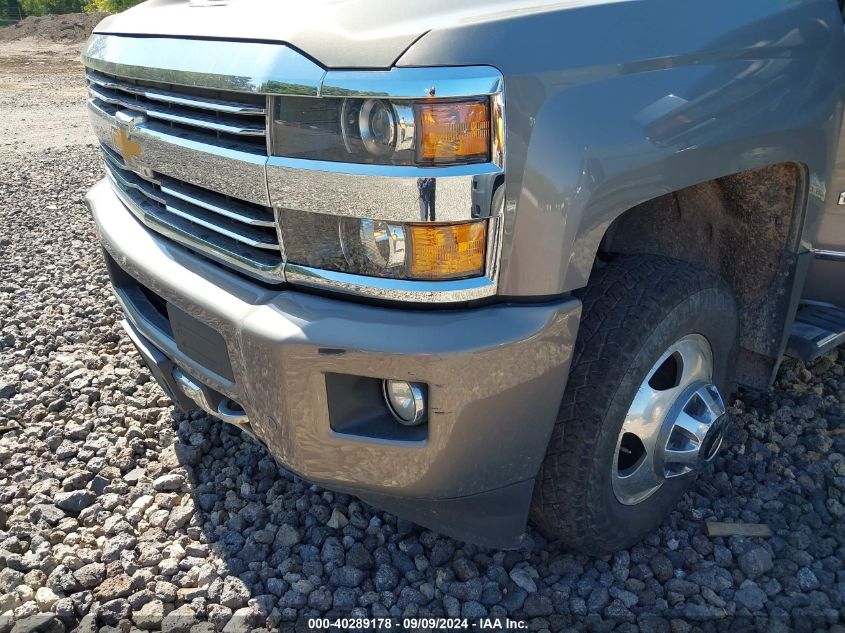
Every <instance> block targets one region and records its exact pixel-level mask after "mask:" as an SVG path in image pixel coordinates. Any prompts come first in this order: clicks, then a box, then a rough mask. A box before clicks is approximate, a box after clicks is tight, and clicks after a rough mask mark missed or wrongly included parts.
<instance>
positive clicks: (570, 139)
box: [82, 0, 845, 553]
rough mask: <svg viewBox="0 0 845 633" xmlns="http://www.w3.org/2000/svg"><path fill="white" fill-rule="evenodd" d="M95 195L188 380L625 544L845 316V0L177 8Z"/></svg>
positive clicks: (491, 512)
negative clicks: (735, 419) (734, 409)
mask: <svg viewBox="0 0 845 633" xmlns="http://www.w3.org/2000/svg"><path fill="white" fill-rule="evenodd" d="M82 60H83V62H84V65H85V73H86V77H87V81H88V89H89V99H88V106H89V109H90V117H91V122H92V124H93V128H94V131H95V132H96V135H97V138H98V140H99V143H100V149H101V150H102V158H103V162H104V165H105V172H106V178H105V179H104V180H102V181H101V182H99V183H98V184H96V185H95V186H94V187H93V188H92V189H91V190H90V192H89V193H88V194H87V197H86V202H87V205H88V207H89V209H90V211H91V213H92V214H93V217H94V220H95V222H96V225H97V229H98V234H99V239H100V240H101V242H102V246H103V253H104V258H105V262H106V265H107V267H108V270H109V273H110V278H111V281H112V284H113V286H114V291H115V293H116V296H117V297H118V300H119V302H120V303H121V306H122V308H123V310H124V311H125V317H126V318H125V321H124V323H123V325H124V327H125V329H126V331H127V333H128V335H129V336H130V337H131V339H132V340H133V342H134V343H135V345H136V346H137V348H138V350H139V352H140V354H141V356H142V357H143V359H144V360H145V362H146V363H147V364H148V366H149V367H150V370H151V372H152V373H153V374H154V376H155V377H156V379H157V380H158V382H159V383H160V384H161V386H162V388H163V389H164V390H165V391H166V392H167V394H168V395H169V396H170V397H171V398H172V400H173V402H174V404H175V405H176V406H178V407H180V408H182V409H184V410H191V409H197V408H199V409H202V410H204V411H205V412H207V413H208V414H210V415H212V416H216V417H217V418H220V419H221V420H223V421H224V422H227V423H230V424H233V425H235V426H237V427H238V428H241V429H243V430H244V431H245V432H247V433H249V434H250V435H251V436H253V437H254V438H256V439H257V440H259V441H261V442H263V443H264V444H266V446H267V447H268V449H269V451H270V453H272V455H273V456H274V457H275V458H276V459H277V460H278V461H279V462H280V463H281V464H282V465H284V466H285V467H286V468H288V469H289V470H290V471H292V472H294V473H296V474H298V475H299V476H301V477H303V478H304V479H306V480H308V481H311V482H315V483H318V484H320V485H323V486H326V487H327V488H330V489H334V490H338V491H343V492H346V493H350V494H353V495H356V496H358V497H360V498H361V499H363V500H365V501H366V502H368V503H370V504H372V505H374V506H376V507H378V508H381V509H384V510H386V511H389V512H392V513H395V514H396V515H399V516H401V517H403V518H406V519H408V520H410V521H413V522H416V523H419V524H421V525H423V526H426V527H429V528H431V529H434V530H437V531H440V532H442V533H445V534H447V535H451V536H454V537H456V538H459V539H463V540H467V541H472V542H475V543H478V544H482V545H486V546H491V547H516V546H518V545H519V543H520V542H521V539H522V537H523V534H524V532H525V529H526V522H527V521H528V519H529V518H530V519H531V520H533V522H534V523H535V525H536V526H537V527H538V528H539V529H540V530H541V531H542V532H544V533H545V534H547V535H548V536H549V537H550V538H554V539H559V541H560V543H561V544H562V545H563V546H564V547H569V548H574V549H578V550H581V551H584V552H589V553H603V552H611V551H614V550H617V549H619V548H622V547H626V546H628V545H630V544H631V543H633V542H636V541H637V540H638V539H640V538H641V537H642V536H643V535H644V534H646V533H647V532H648V531H649V530H652V529H654V527H655V526H657V525H658V524H659V523H660V522H661V521H662V520H663V518H664V517H665V516H666V515H667V513H668V512H670V511H671V509H672V508H673V507H674V506H675V504H676V503H677V502H678V500H679V498H680V497H681V496H682V495H683V494H684V492H685V491H686V490H687V489H688V487H689V486H690V483H691V481H692V480H693V478H694V477H695V476H696V474H697V473H699V472H701V471H702V470H703V469H708V468H710V469H712V468H715V467H718V465H719V463H720V462H719V459H717V458H716V455H717V453H718V451H719V449H720V446H721V444H722V440H723V437H724V436H725V429H726V425H727V424H729V414H728V413H727V405H728V404H729V397H730V394H731V393H732V391H733V390H734V389H735V388H736V387H737V386H743V387H745V388H750V389H758V390H760V389H766V388H768V387H769V385H770V384H771V383H772V381H773V377H774V376H775V373H776V371H777V368H778V365H779V362H780V359H781V358H782V355H783V354H785V353H788V354H792V355H795V356H798V357H800V358H803V359H805V360H812V359H813V358H815V357H817V356H819V355H820V354H824V353H825V352H827V351H829V350H830V349H831V348H832V347H834V346H836V345H838V344H839V343H840V342H842V341H843V339H845V311H843V310H842V309H840V308H839V307H837V305H845V193H843V191H845V142H843V138H842V137H841V136H840V135H841V129H842V119H843V103H845V36H843V13H842V2H841V1H840V2H837V0H777V1H775V0H743V2H736V1H735V0H708V1H707V2H688V1H678V0H639V1H614V0H605V1H596V0H571V1H565V2H551V1H541V0H488V1H485V2H475V1H473V0H426V1H424V2H423V1H408V2H388V1H385V0H346V1H342V2H336V1H322V0H321V1H312V2H307V3H304V2H303V3H292V2H279V0H191V1H190V2H188V1H186V0H149V1H148V2H145V3H143V4H141V5H138V6H137V7H135V8H132V9H130V10H128V11H126V12H124V13H122V14H118V15H113V16H110V17H107V18H106V19H105V20H104V21H103V22H102V23H100V25H99V26H98V27H97V28H96V29H95V31H94V33H93V34H92V36H91V38H90V40H89V41H88V43H87V46H86V48H85V50H84V53H83V56H82Z"/></svg>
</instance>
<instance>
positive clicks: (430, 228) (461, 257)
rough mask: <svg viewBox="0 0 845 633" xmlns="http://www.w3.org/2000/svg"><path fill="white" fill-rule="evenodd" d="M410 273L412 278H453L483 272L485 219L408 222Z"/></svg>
mask: <svg viewBox="0 0 845 633" xmlns="http://www.w3.org/2000/svg"><path fill="white" fill-rule="evenodd" d="M410 230H411V262H410V264H411V274H410V276H411V277H413V278H416V279H456V278H460V277H473V276H478V275H481V274H482V273H483V272H484V251H485V249H486V245H487V231H486V223H485V222H483V221H482V222H465V223H462V224H412V225H411V226H410Z"/></svg>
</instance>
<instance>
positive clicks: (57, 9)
mask: <svg viewBox="0 0 845 633" xmlns="http://www.w3.org/2000/svg"><path fill="white" fill-rule="evenodd" d="M140 1H141V0H0V20H20V19H22V18H25V17H26V16H28V15H47V14H48V13H80V12H82V11H108V12H109V13H116V12H118V11H123V10H124V9H128V8H129V7H131V6H133V5H136V4H138V3H139V2H140Z"/></svg>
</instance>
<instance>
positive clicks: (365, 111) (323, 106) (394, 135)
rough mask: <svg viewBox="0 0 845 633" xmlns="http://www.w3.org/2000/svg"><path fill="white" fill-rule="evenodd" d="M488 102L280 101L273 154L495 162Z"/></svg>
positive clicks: (434, 162) (402, 162) (403, 161)
mask: <svg viewBox="0 0 845 633" xmlns="http://www.w3.org/2000/svg"><path fill="white" fill-rule="evenodd" d="M490 129H491V124H490V100H489V99H488V98H486V97H484V98H480V99H472V100H463V101H437V100H424V101H423V100H420V101H408V100H403V101H390V100H387V99H378V98H367V99H359V98H344V97H320V98H313V97H276V98H274V100H273V129H272V143H271V145H272V153H273V155H274V156H286V157H290V158H308V159H314V160H328V161H342V162H353V163H376V164H393V165H446V164H463V163H478V162H484V161H488V160H490Z"/></svg>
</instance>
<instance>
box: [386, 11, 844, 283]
mask: <svg viewBox="0 0 845 633" xmlns="http://www.w3.org/2000/svg"><path fill="white" fill-rule="evenodd" d="M843 61H845V38H843V34H842V24H841V17H840V15H839V13H838V10H837V6H836V3H835V2H831V1H829V0H807V1H805V2H798V3H795V2H786V1H782V2H772V1H771V0H748V1H747V2H743V3H739V4H738V3H736V2H732V1H731V0H715V1H711V2H708V3H695V4H692V3H687V2H677V0H665V1H664V0H657V1H652V2H611V3H601V4H596V3H592V4H589V5H588V6H578V7H576V8H570V9H559V10H556V11H552V12H549V11H543V12H539V11H538V12H537V13H533V14H530V13H529V14H520V15H517V16H515V17H514V16H508V17H503V18H502V19H501V20H499V21H493V22H486V23H483V24H474V25H465V26H457V27H455V28H453V29H449V30H447V31H436V32H433V33H431V34H429V35H427V36H426V37H424V38H423V39H422V40H420V41H419V42H418V43H417V44H415V45H414V46H413V47H412V48H411V49H410V50H409V51H408V52H407V53H406V54H405V56H403V57H402V59H401V60H400V64H403V65H422V64H433V63H443V64H479V63H486V64H493V65H496V66H497V67H499V68H500V70H502V72H503V74H504V76H505V99H506V102H505V104H506V116H507V156H506V161H507V164H506V169H507V171H506V181H505V182H506V206H505V209H506V211H505V213H506V218H505V227H506V228H505V232H506V235H505V243H504V247H503V255H502V257H503V261H502V269H501V277H500V292H501V293H502V294H505V295H554V294H559V293H562V292H566V291H569V290H572V289H575V288H578V287H580V286H583V285H584V284H586V282H587V279H588V277H589V274H590V270H591V268H592V265H593V260H594V257H595V253H596V250H597V248H598V245H599V242H600V241H601V238H602V236H603V235H604V232H605V230H606V228H607V227H608V226H609V225H610V223H611V222H612V221H613V220H614V219H615V218H616V217H618V216H619V215H620V214H621V213H623V212H624V211H626V210H627V209H630V208H631V207H633V206H636V205H637V204H640V203H642V202H644V201H646V200H649V199H652V198H655V197H657V196H660V195H662V194H665V193H668V192H671V191H676V190H679V189H682V188H684V187H688V186H691V185H694V184H697V183H700V182H703V181H706V180H711V179H713V178H718V177H721V176H726V175H729V174H733V173H737V172H740V171H744V170H748V169H754V168H759V167H762V166H765V165H770V164H774V163H779V162H795V163H801V164H802V165H804V166H805V168H806V169H807V170H808V171H809V176H810V182H811V183H815V184H816V186H811V188H810V189H811V192H812V193H813V194H814V195H811V197H810V200H809V202H808V206H807V221H806V226H809V227H812V226H813V225H814V224H815V223H816V222H817V221H818V216H819V214H820V211H821V203H822V202H823V198H824V186H823V185H824V183H826V182H828V178H829V173H830V169H831V165H832V163H833V156H834V152H835V138H836V136H837V131H838V129H839V125H840V122H841V110H842V100H843V86H845V74H844V73H843V67H845V64H843V63H842V62H843ZM806 232H807V234H809V230H806Z"/></svg>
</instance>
